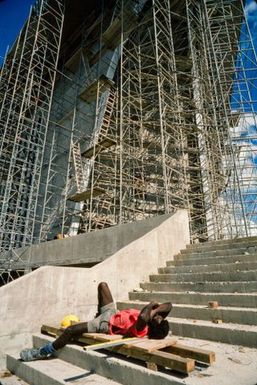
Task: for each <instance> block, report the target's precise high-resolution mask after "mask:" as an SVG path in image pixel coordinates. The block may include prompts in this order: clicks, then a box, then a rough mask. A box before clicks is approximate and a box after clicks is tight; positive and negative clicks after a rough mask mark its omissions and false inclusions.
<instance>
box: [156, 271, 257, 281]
mask: <svg viewBox="0 0 257 385" xmlns="http://www.w3.org/2000/svg"><path fill="white" fill-rule="evenodd" d="M241 280H242V281H249V282H252V281H255V282H256V283H257V270H250V271H226V272H224V273H223V272H222V271H215V272H212V273H184V274H182V273H177V274H176V273H175V274H152V275H150V282H219V281H222V282H224V281H231V282H234V281H241Z"/></svg>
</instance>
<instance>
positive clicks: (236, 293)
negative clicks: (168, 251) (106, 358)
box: [118, 237, 257, 347]
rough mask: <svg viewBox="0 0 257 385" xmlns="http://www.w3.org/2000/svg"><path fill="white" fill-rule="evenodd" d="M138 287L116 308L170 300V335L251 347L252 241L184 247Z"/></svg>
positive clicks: (256, 283)
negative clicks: (212, 303) (171, 333)
mask: <svg viewBox="0 0 257 385" xmlns="http://www.w3.org/2000/svg"><path fill="white" fill-rule="evenodd" d="M140 286H141V291H140V290H135V291H134V292H130V293H129V299H130V301H126V302H125V301H124V302H120V303H119V304H118V306H119V308H120V309H122V308H128V307H136V308H141V307H143V306H144V304H145V303H147V302H149V301H151V300H156V301H158V302H165V301H171V302H172V303H173V310H172V312H171V316H170V317H169V322H170V327H171V330H172V332H173V334H175V335H180V336H185V337H191V338H199V339H207V340H212V341H219V342H224V343H229V344H235V345H244V346H248V347H256V341H257V237H252V238H240V239H236V240H227V241H216V242H208V243H206V244H198V245H190V246H188V247H187V248H186V249H184V250H181V252H180V253H179V254H177V255H176V256H175V257H174V260H172V261H167V265H166V267H164V268H160V269H159V272H158V274H154V275H151V276H150V281H149V282H145V283H141V285H140ZM209 301H218V303H219V305H220V306H219V307H218V308H216V309H213V308H210V307H208V302H209ZM217 320H219V321H217ZM220 320H222V323H218V324H217V323H215V322H221V321H220Z"/></svg>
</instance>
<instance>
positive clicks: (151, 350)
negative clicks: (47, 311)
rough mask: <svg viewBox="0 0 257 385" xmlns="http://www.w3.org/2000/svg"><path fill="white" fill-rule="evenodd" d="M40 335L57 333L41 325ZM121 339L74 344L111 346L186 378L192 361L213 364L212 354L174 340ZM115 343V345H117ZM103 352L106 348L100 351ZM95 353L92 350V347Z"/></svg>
mask: <svg viewBox="0 0 257 385" xmlns="http://www.w3.org/2000/svg"><path fill="white" fill-rule="evenodd" d="M41 332H42V333H47V334H50V335H52V336H58V335H60V334H61V333H62V330H61V329H58V328H55V327H51V326H47V325H43V326H42V328H41ZM122 338H123V336H121V335H109V334H102V333H84V334H83V335H82V336H81V337H80V338H78V339H77V341H78V342H81V343H83V344H88V345H92V344H97V343H99V344H100V345H99V349H100V348H103V347H101V346H103V345H101V343H104V342H107V343H111V342H114V343H115V346H110V345H108V350H109V351H113V352H115V353H119V354H122V355H125V356H127V357H128V356H129V357H133V358H136V359H139V360H142V361H145V362H146V365H147V367H149V368H150V367H152V368H155V370H156V367H157V366H161V367H166V368H169V369H173V370H176V371H179V372H182V373H186V374H189V373H190V372H192V371H193V370H194V368H195V360H196V361H200V362H204V363H207V364H211V363H213V362H214V361H215V353H213V352H210V351H207V350H203V349H198V348H194V347H190V346H186V345H182V344H180V343H177V338H174V337H166V338H164V339H162V340H150V339H148V338H130V339H127V340H126V338H125V339H124V342H123V341H122ZM117 342H118V345H117ZM104 348H105V349H106V347H104ZM94 350H95V347H94Z"/></svg>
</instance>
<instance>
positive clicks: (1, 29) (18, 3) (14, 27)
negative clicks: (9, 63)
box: [0, 0, 35, 64]
mask: <svg viewBox="0 0 257 385" xmlns="http://www.w3.org/2000/svg"><path fill="white" fill-rule="evenodd" d="M34 2H35V1H33V0H0V64H1V63H2V61H3V57H4V55H5V52H6V48H7V46H8V45H9V46H11V45H12V44H13V42H14V41H15V39H16V37H17V35H18V33H19V31H20V29H21V28H22V26H23V24H24V22H25V20H26V19H27V17H28V15H29V10H30V6H31V4H33V3H34Z"/></svg>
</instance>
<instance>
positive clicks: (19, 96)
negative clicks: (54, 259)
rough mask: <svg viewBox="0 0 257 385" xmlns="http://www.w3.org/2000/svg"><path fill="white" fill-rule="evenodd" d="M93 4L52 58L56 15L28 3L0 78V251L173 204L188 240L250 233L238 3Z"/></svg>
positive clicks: (251, 151) (245, 33) (256, 201)
mask: <svg viewBox="0 0 257 385" xmlns="http://www.w3.org/2000/svg"><path fill="white" fill-rule="evenodd" d="M99 4H100V6H99V7H96V9H94V10H92V12H91V13H90V14H89V15H87V17H85V19H84V21H83V23H82V24H81V25H79V26H78V28H77V29H76V30H75V31H74V33H73V35H71V36H69V44H66V42H63V43H62V49H61V54H60V55H59V52H60V41H61V33H62V24H63V16H64V9H63V5H62V4H61V3H60V2H59V1H57V0H52V1H50V0H49V1H46V0H44V1H41V2H39V3H37V5H36V6H35V7H34V8H33V9H32V11H31V14H30V17H29V19H28V21H27V23H26V25H25V27H24V28H23V30H22V31H21V33H20V35H19V37H18V39H17V41H16V43H15V45H14V47H13V48H12V50H11V51H10V52H9V54H8V56H7V58H6V61H5V65H4V66H3V68H2V70H1V79H0V97H1V112H0V113H1V115H0V116H1V120H0V122H1V123H0V128H1V133H2V138H1V142H0V145H1V160H0V162H1V163H0V165H1V167H0V172H1V191H0V199H1V217H0V218H1V222H0V223H1V234H0V237H1V238H0V240H1V249H2V250H7V251H8V250H11V249H14V248H17V247H21V246H26V245H29V244H31V243H38V242H42V241H46V240H49V239H53V238H54V236H56V235H57V234H62V236H64V235H70V236H71V235H75V234H78V233H81V232H89V231H94V230H98V229H103V228H106V227H110V226H114V225H117V224H121V223H126V222H132V221H136V220H141V219H145V218H149V217H151V216H154V215H160V214H164V213H171V212H173V211H175V210H177V209H180V208H185V209H187V210H188V213H189V219H190V234H191V241H192V242H199V241H200V242H202V241H206V240H212V239H223V238H233V237H241V236H252V235H256V234H257V190H256V188H257V183H256V180H257V179H256V176H257V175H256V174H257V172H256V171H257V170H256V167H257V162H256V159H257V158H256V139H257V125H256V112H255V111H256V107H257V101H256V95H257V92H256V84H257V83H256V80H257V79H256V73H257V58H256V52H255V49H254V43H253V39H252V36H251V31H250V28H249V25H248V21H247V17H246V13H245V3H244V1H242V0H215V1H214V0H200V1H199V0H183V1H170V0H117V1H116V2H111V3H110V4H108V2H106V3H105V2H100V1H99ZM50 25H51V28H50ZM50 34H51V39H50ZM52 34H53V36H54V38H52ZM78 36H79V39H78ZM57 63H58V76H57V78H56V71H55V69H56V68H57ZM7 254H8V253H7ZM7 254H6V255H7ZM9 254H10V253H9ZM9 254H8V255H9ZM11 254H12V257H10V258H12V259H13V260H15V258H14V257H13V253H11ZM11 254H10V255H11ZM10 258H9V261H10ZM6 259H7V260H8V258H7V257H5V258H4V260H6ZM8 266H9V265H8ZM8 269H9V270H13V269H11V268H10V267H8Z"/></svg>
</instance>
